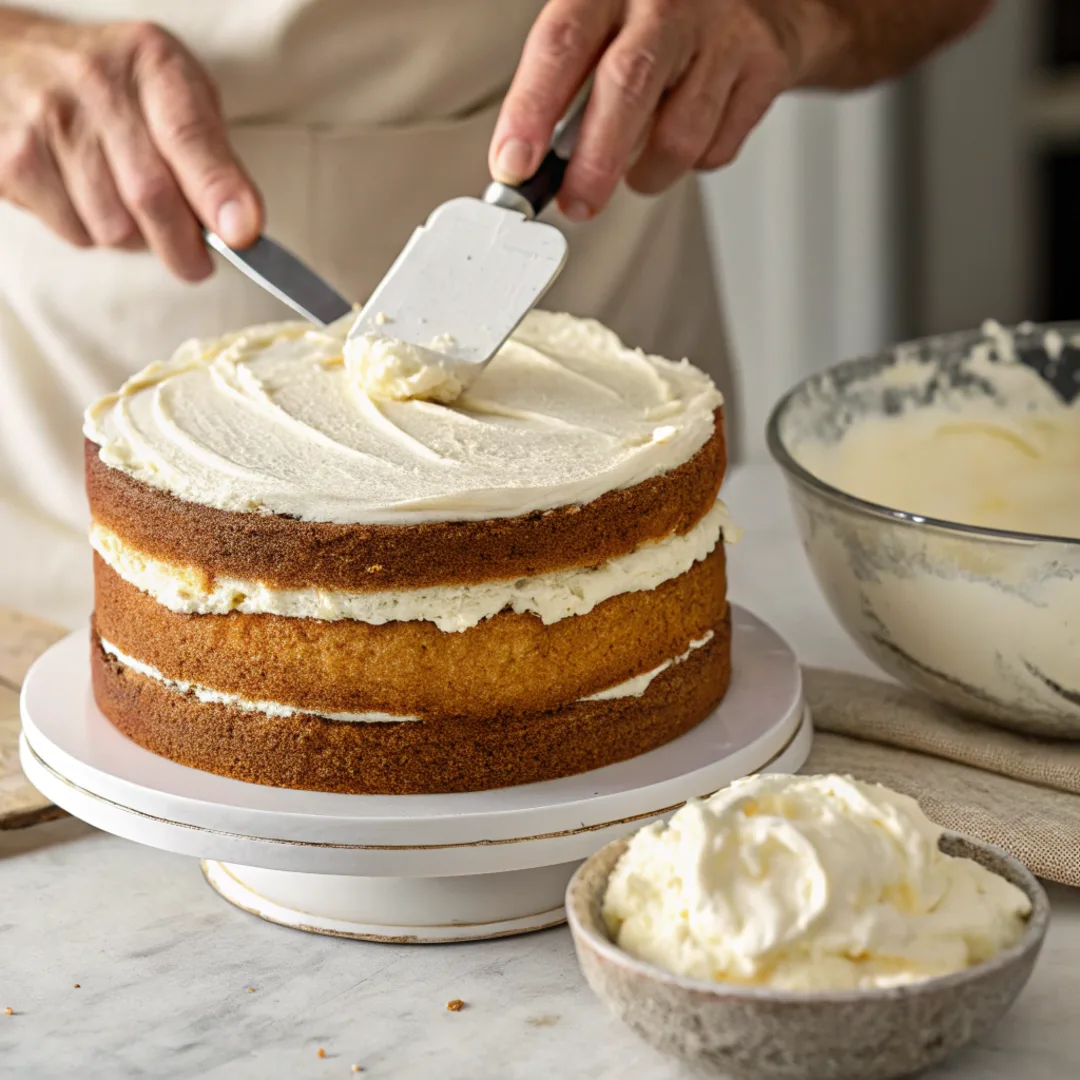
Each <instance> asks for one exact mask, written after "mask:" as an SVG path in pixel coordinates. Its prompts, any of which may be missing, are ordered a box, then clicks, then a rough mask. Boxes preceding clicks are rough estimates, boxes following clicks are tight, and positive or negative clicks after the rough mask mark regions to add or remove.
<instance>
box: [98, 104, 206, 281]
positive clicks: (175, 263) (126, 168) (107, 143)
mask: <svg viewBox="0 0 1080 1080" xmlns="http://www.w3.org/2000/svg"><path fill="white" fill-rule="evenodd" d="M100 135H101V140H102V147H103V149H104V151H105V157H106V160H107V161H108V164H109V167H110V169H111V170H112V175H113V177H114V178H115V182H116V187H117V191H118V192H119V193H120V197H121V199H122V200H123V201H124V204H125V205H126V207H127V208H128V210H129V212H130V213H131V216H132V217H133V218H134V219H135V222H136V224H137V225H138V227H139V231H140V232H141V234H142V235H143V237H145V239H146V243H147V245H148V246H149V247H150V250H151V251H153V252H154V254H155V255H157V256H158V258H160V259H161V261H162V262H163V263H165V265H166V266H167V267H168V268H169V269H170V270H171V271H172V272H173V273H174V274H176V275H177V277H180V278H182V279H183V280H184V281H202V280H203V279H204V278H207V277H209V276H210V274H211V273H212V272H213V269H214V265H213V263H212V262H211V260H210V253H209V252H208V251H207V249H206V244H205V243H204V241H203V237H202V230H201V228H200V227H199V223H198V220H197V219H196V217H195V214H194V211H193V210H192V209H191V207H190V206H189V205H188V202H187V200H186V199H185V198H184V196H183V194H182V193H181V191H180V187H179V185H178V184H177V183H176V179H175V177H174V176H173V174H172V172H171V170H170V169H169V166H168V165H167V164H166V163H165V160H164V159H163V158H162V156H161V155H160V154H159V153H158V151H157V148H156V147H155V146H154V144H153V142H152V141H151V138H150V133H149V132H148V131H147V130H146V126H145V124H144V122H143V118H142V116H141V114H139V112H138V111H137V109H136V107H135V105H134V103H133V102H131V101H130V100H124V101H122V102H118V103H117V105H116V107H115V108H114V109H113V110H112V111H111V112H110V114H109V121H108V123H107V124H106V126H104V127H103V128H102V130H101V132H100Z"/></svg>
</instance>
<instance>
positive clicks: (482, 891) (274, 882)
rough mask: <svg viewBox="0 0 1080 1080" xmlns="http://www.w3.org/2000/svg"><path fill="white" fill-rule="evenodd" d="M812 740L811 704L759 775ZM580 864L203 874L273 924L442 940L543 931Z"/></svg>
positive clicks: (401, 939) (796, 762)
mask: <svg viewBox="0 0 1080 1080" xmlns="http://www.w3.org/2000/svg"><path fill="white" fill-rule="evenodd" d="M812 739H813V735H812V728H811V724H810V713H809V710H808V711H807V712H806V718H805V720H804V721H803V723H802V724H801V725H800V727H799V730H798V732H797V733H796V735H795V738H794V739H793V740H792V741H791V743H790V744H789V745H788V747H787V748H786V749H785V750H784V752H783V753H781V754H780V756H779V757H777V758H775V759H774V760H773V762H772V763H771V764H770V765H769V766H768V767H767V768H765V769H763V770H761V771H763V772H795V771H796V770H798V769H799V768H800V766H801V765H802V764H803V762H805V761H806V758H807V756H808V755H809V753H810V744H811V741H812ZM579 865H580V861H579V860H576V859H575V860H573V861H571V862H567V863H557V864H555V865H554V866H536V867H532V868H531V869H526V870H504V871H502V872H501V873H494V874H458V875H455V876H453V877H429V878H417V877H412V878H396V877H349V876H345V875H330V874H297V873H290V872H289V871H286V870H265V869H262V868H260V867H255V866H236V865H235V864H233V863H224V862H217V861H215V860H210V859H204V860H203V863H202V871H203V876H204V877H205V878H206V880H207V881H208V882H209V884H210V886H211V887H212V888H213V889H214V890H215V891H216V892H218V893H219V894H220V895H221V896H223V897H224V898H225V899H226V900H228V901H229V903H230V904H235V905H236V906H237V907H238V908H241V909H242V910H244V911H247V912H249V913H250V914H252V915H258V916H259V918H261V919H266V920H267V921H268V922H272V923H278V924H279V925H281V926H291V927H292V928H293V929H295V930H307V931H308V932H309V933H313V934H332V935H334V936H335V937H349V938H362V939H363V940H365V941H387V942H397V943H415V944H425V943H438V942H450V941H477V940H481V939H484V938H496V937H506V936H508V935H511V934H523V933H526V932H527V931H530V930H545V929H547V928H548V927H549V926H557V925H559V924H560V923H562V922H565V920H566V912H565V910H564V908H563V897H564V895H565V893H566V886H567V885H568V884H569V883H570V878H571V877H572V876H573V874H574V871H575V870H576V869H577V868H578V866H579Z"/></svg>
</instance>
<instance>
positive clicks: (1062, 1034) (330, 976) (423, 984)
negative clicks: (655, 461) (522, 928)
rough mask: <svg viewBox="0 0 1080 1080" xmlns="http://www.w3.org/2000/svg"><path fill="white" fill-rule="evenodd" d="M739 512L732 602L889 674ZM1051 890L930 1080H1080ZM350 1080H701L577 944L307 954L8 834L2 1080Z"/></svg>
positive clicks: (2, 869)
mask: <svg viewBox="0 0 1080 1080" xmlns="http://www.w3.org/2000/svg"><path fill="white" fill-rule="evenodd" d="M727 498H728V501H729V502H730V503H731V505H732V507H733V509H734V512H735V514H736V517H737V518H738V519H739V521H740V523H741V524H743V525H744V526H745V527H746V529H747V532H748V539H747V541H746V542H744V543H742V544H739V545H736V547H735V548H734V549H733V550H732V553H731V564H732V565H731V575H730V576H731V581H732V585H731V593H732V598H733V599H734V600H736V601H738V602H739V603H741V604H744V605H745V606H747V607H749V608H750V609H751V610H753V611H755V612H756V613H757V614H759V615H760V616H761V617H762V618H764V619H765V620H766V621H768V622H770V623H772V625H773V626H775V627H776V628H777V629H778V630H779V631H780V632H781V633H783V634H784V635H785V636H786V637H787V638H788V640H789V641H790V642H791V644H792V645H793V646H794V647H795V649H796V651H797V652H798V653H799V655H800V657H801V658H802V659H803V660H804V661H805V662H807V663H812V664H819V665H831V666H833V667H843V668H848V669H850V670H857V671H866V672H872V671H873V668H872V667H871V665H870V664H869V662H868V661H866V660H865V659H863V658H862V657H861V656H860V655H859V654H858V653H857V652H856V651H855V649H854V647H853V646H852V645H851V643H850V642H849V641H848V640H847V638H846V637H845V635H844V634H843V632H842V631H841V630H840V628H839V627H838V626H837V625H836V623H835V621H834V620H833V618H832V616H831V615H830V614H829V612H828V611H827V609H826V608H825V606H824V603H823V602H822V601H821V599H820V598H819V596H818V594H817V591H816V589H815V588H814V585H813V581H812V579H811V576H810V572H809V569H808V568H807V566H806V563H805V561H804V559H803V558H802V555H801V552H800V551H799V547H798V541H797V539H796V537H795V533H794V527H793V524H792V522H791V520H790V517H789V515H788V511H787V504H786V502H785V500H784V496H783V492H782V488H781V484H780V480H779V477H778V476H777V475H776V474H775V473H774V471H773V470H772V469H771V468H768V467H764V466H763V467H754V468H751V469H746V470H743V471H741V472H738V473H736V475H735V476H734V477H733V478H732V481H731V483H730V484H729V486H728V490H727ZM1049 891H1050V896H1051V901H1052V904H1053V908H1054V922H1053V925H1052V927H1051V930H1050V937H1049V940H1048V941H1047V944H1046V947H1045V949H1044V950H1043V954H1042V957H1041V959H1040V961H1039V965H1038V967H1037V969H1036V971H1035V974H1034V976H1033V978H1032V981H1031V983H1030V984H1029V986H1028V988H1027V990H1026V991H1025V993H1024V994H1023V996H1022V997H1021V999H1020V1000H1019V1002H1018V1003H1017V1005H1016V1006H1015V1008H1014V1009H1013V1010H1012V1012H1011V1013H1010V1014H1009V1016H1008V1017H1007V1018H1006V1020H1005V1021H1004V1022H1003V1023H1002V1024H1001V1026H1000V1027H999V1028H998V1030H997V1031H995V1032H994V1033H993V1034H992V1035H990V1036H988V1037H986V1038H985V1039H983V1040H982V1041H981V1042H980V1043H979V1044H978V1045H976V1046H975V1047H973V1048H971V1049H969V1050H968V1051H966V1052H965V1053H963V1054H961V1055H959V1056H958V1057H956V1058H954V1059H952V1060H950V1061H949V1062H948V1063H947V1064H946V1065H944V1066H943V1067H941V1068H939V1069H937V1070H934V1071H933V1072H932V1073H930V1074H927V1076H928V1077H929V1078H930V1080H945V1078H952V1080H1017V1078H1019V1077H1022V1078H1023V1080H1064V1078H1065V1077H1069V1076H1073V1075H1075V1073H1076V1062H1077V1060H1080V1032H1078V1030H1077V1025H1076V1023H1075V1019H1074V1013H1075V1001H1076V998H1077V996H1078V995H1080V892H1078V891H1071V890H1067V889H1064V888H1058V887H1054V888H1051V889H1050V890H1049ZM76 983H77V984H78V988H76V986H75V984H76ZM249 987H250V988H252V990H253V992H249V989H248V988H249ZM454 998H460V999H462V1000H463V1001H464V1002H465V1003H466V1005H465V1008H464V1009H462V1011H460V1012H448V1011H447V1010H446V1003H447V1002H448V1001H450V1000H452V999H454ZM6 1006H10V1007H11V1008H12V1009H13V1010H14V1013H13V1015H11V1016H7V1015H5V1013H4V1012H3V1010H4V1008H5V1007H6ZM320 1048H322V1049H323V1050H324V1051H325V1057H322V1058H320V1057H319V1056H318V1051H319V1049H320ZM353 1064H357V1065H360V1066H362V1067H363V1072H362V1073H360V1075H361V1076H364V1077H371V1078H373V1080H374V1078H377V1077H393V1078H395V1080H409V1078H414V1077H415V1078H426V1077H436V1076H437V1077H439V1078H440V1080H478V1078H486V1077H493V1078H494V1077H498V1078H500V1080H519V1078H520V1080H533V1078H541V1077H544V1078H547V1077H551V1076H560V1077H568V1078H574V1077H589V1078H590V1080H602V1078H606V1077H611V1078H612V1080H614V1078H618V1080H623V1078H624V1077H626V1076H627V1075H633V1076H634V1077H635V1078H639V1080H676V1078H680V1077H683V1076H685V1075H687V1074H686V1073H684V1071H683V1070H682V1069H681V1068H680V1067H679V1066H678V1065H677V1064H675V1063H673V1062H670V1061H668V1060H666V1059H664V1058H663V1057H661V1056H660V1055H659V1054H658V1053H656V1052H655V1051H653V1050H652V1049H650V1048H649V1047H647V1046H645V1045H644V1044H642V1043H641V1042H639V1041H638V1040H637V1039H636V1038H635V1037H634V1036H633V1035H632V1034H631V1033H630V1032H629V1031H628V1030H626V1029H625V1028H623V1027H622V1025H621V1024H620V1023H619V1022H618V1021H617V1020H615V1019H614V1018H612V1017H609V1016H608V1015H607V1014H606V1013H605V1011H604V1009H603V1008H602V1007H601V1005H600V1004H599V1003H598V1002H597V1001H596V999H595V998H593V996H592V994H591V992H590V991H589V989H588V988H587V987H586V985H585V983H584V981H583V980H582V978H581V976H580V975H579V973H578V969H577V965H576V962H575V960H574V954H573V948H572V945H571V943H570V937H569V934H568V933H567V931H566V930H565V928H558V929H554V930H547V931H543V932H541V933H537V934H529V935H524V936H522V937H517V938H507V939H503V940H499V941H491V942H477V943H471V944H466V945H450V946H396V945H379V944H369V943H366V942H358V941H347V940H340V939H336V938H326V937H318V936H315V935H306V934H301V933H298V932H297V931H294V930H287V929H284V928H281V927H277V926H273V925H270V924H268V923H264V922H261V921H260V920H258V919H256V918H254V917H252V916H250V915H246V914H244V913H242V912H240V911H238V910H236V909H235V908H233V907H231V906H229V905H228V904H226V903H225V902H224V901H223V900H221V899H220V898H219V897H218V896H217V895H216V894H215V893H213V892H212V891H211V890H210V889H209V888H208V887H207V886H206V885H205V884H204V882H203V879H202V876H201V874H200V873H199V869H198V866H197V864H196V862H195V860H193V859H190V858H185V857H182V856H178V855H170V854H167V853H165V852H161V851H155V850H152V849H150V848H143V847H139V846H137V845H135V844H132V843H129V842H127V841H124V840H119V839H116V838H114V837H111V836H108V835H105V834H103V833H99V832H96V831H95V830H93V829H91V828H89V827H88V826H85V825H83V824H82V823H80V822H78V821H75V820H72V819H65V820H60V821H52V822H48V823H46V824H41V825H36V826H33V827H32V828H27V829H21V830H14V831H7V832H0V1076H4V1077H8V1076H10V1077H13V1078H19V1080H51V1078H53V1077H57V1078H59V1077H64V1078H70V1077H73V1076H77V1077H79V1078H80V1080H94V1078H98V1077H101V1078H103V1080H104V1078H108V1080H119V1078H123V1077H201V1078H207V1080H219V1078H220V1080H225V1078H228V1080H256V1078H257V1080H265V1078H276V1077H285V1078H290V1080H292V1078H297V1080H306V1078H309V1077H310V1078H323V1077H346V1076H353V1075H356V1074H355V1073H354V1072H353V1071H352V1068H351V1066H352V1065H353Z"/></svg>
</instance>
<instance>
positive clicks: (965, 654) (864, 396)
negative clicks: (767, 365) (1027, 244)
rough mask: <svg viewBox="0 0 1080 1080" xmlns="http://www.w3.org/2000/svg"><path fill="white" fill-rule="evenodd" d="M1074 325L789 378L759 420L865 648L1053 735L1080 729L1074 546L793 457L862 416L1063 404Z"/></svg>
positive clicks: (1074, 366) (941, 692)
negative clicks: (882, 489)
mask: <svg viewBox="0 0 1080 1080" xmlns="http://www.w3.org/2000/svg"><path fill="white" fill-rule="evenodd" d="M1048 332H1049V337H1048ZM1078 332H1080V324H1069V325H1060V326H1057V327H1048V326H1030V325H1029V326H1023V327H1019V328H1016V329H1015V330H1013V331H1010V332H1008V335H1007V336H1006V337H1005V338H1004V339H1003V338H1002V337H1001V335H1000V334H998V335H987V334H984V332H983V331H971V332H965V333H961V334H954V335H950V336H947V337H939V338H928V339H925V340H921V341H915V342H911V343H909V344H906V345H901V346H898V347H897V348H895V349H893V350H891V351H890V352H888V353H885V354H882V355H880V356H875V357H870V358H867V359H861V360H852V361H848V362H846V363H843V364H840V365H838V366H836V367H834V368H831V369H829V370H828V371H825V372H822V373H820V374H818V375H814V376H813V377H811V378H809V379H807V380H806V381H804V382H803V383H801V384H800V385H798V386H796V387H795V388H794V389H793V390H792V391H791V392H790V393H789V394H788V395H787V396H786V397H784V398H783V400H781V401H780V403H779V404H778V405H777V407H776V409H775V410H774V412H773V414H772V417H771V419H770V421H769V426H768V441H769V447H770V450H771V452H772V454H773V457H774V458H775V459H776V461H777V462H778V463H779V464H780V466H781V468H782V469H783V471H784V474H785V476H786V479H787V484H788V490H789V494H790V497H791V502H792V505H793V507H794V510H795V516H796V519H797V521H798V526H799V530H800V533H801V536H802V542H803V547H804V549H805V550H806V553H807V556H808V557H809V560H810V564H811V566H812V568H813V571H814V574H815V576H816V578H817V581H818V584H819V585H820V587H821V589H822V592H823V593H824V595H825V598H826V599H827V601H828V602H829V605H830V606H831V608H832V610H833V611H834V613H835V614H836V616H837V618H838V619H839V620H840V622H841V624H842V625H843V626H844V628H845V630H847V632H848V633H849V634H850V635H851V637H852V638H853V639H854V641H855V642H856V643H857V644H858V645H859V647H860V648H861V649H862V650H863V652H865V653H866V654H867V655H868V656H869V657H870V658H871V659H872V660H874V661H875V662H876V663H877V664H878V665H879V666H880V667H882V668H883V669H884V670H885V671H886V672H888V673H889V674H890V675H892V676H894V677H895V678H897V679H898V680H899V681H901V682H902V683H905V684H907V685H908V686H910V687H912V688H914V689H916V690H921V691H923V692H925V693H927V694H929V695H930V696H931V697H933V698H936V699H937V700H938V701H940V702H942V703H943V704H945V705H948V706H951V707H952V708H955V709H957V710H959V711H961V712H964V713H966V714H969V715H972V716H975V717H977V718H979V719H983V720H988V721H990V722H992V723H995V724H998V725H1000V726H1004V727H1009V728H1013V729H1015V730H1019V731H1022V732H1025V733H1028V734H1038V735H1047V736H1054V737H1058V738H1080V665H1078V664H1077V663H1076V657H1077V656H1078V655H1080V541H1078V540H1075V539H1069V538H1060V537H1050V536H1039V535H1031V534H1024V533H1014V532H1006V531H1001V530H995V529H988V528H976V527H970V526H965V525H959V524H956V523H953V522H948V521H941V520H935V519H933V518H928V517H924V516H920V515H918V514H917V513H914V512H913V511H915V510H917V509H918V508H917V507H910V506H909V507H891V506H882V505H878V504H876V503H872V502H867V501H866V500H864V499H859V498H856V497H854V496H852V495H849V494H847V493H845V492H843V491H840V490H838V489H837V488H835V487H833V486H831V485H830V484H828V483H826V482H825V481H823V480H821V479H820V478H818V477H817V476H815V475H813V474H812V473H811V472H810V471H809V469H808V468H807V467H806V465H805V462H804V455H807V454H808V451H809V450H810V449H812V448H813V449H820V447H821V445H822V444H825V445H832V444H835V443H839V442H842V441H843V439H844V438H845V436H846V435H847V433H848V432H849V431H850V430H851V428H852V425H853V424H854V423H856V422H858V421H860V420H862V419H864V418H866V417H868V416H890V417H899V416H906V415H908V414H910V413H911V412H914V411H917V410H920V409H924V408H928V407H931V406H934V407H940V406H942V405H946V406H948V407H951V408H957V409H960V410H963V409H964V408H967V407H968V406H971V405H974V406H976V407H978V408H981V409H985V408H986V407H987V406H989V407H991V408H992V409H995V410H1000V411H1001V412H1002V413H1005V414H1010V413H1015V412H1021V411H1025V410H1028V409H1030V408H1032V407H1033V404H1034V399H1035V398H1040V399H1042V400H1045V398H1046V396H1047V395H1052V396H1056V397H1057V398H1059V399H1064V400H1066V401H1072V400H1074V399H1075V398H1076V397H1077V395H1078V394H1080V349H1078V348H1077V346H1076V344H1075V339H1076V337H1077V334H1078ZM1003 340H1004V341H1005V342H1006V344H1005V345H1003V344H1002V341H1003ZM1016 360H1019V361H1020V363H1019V365H1018V364H1017V363H1016V362H1015V361H1016ZM898 422H902V420H900V421H898ZM930 482H932V479H931V478H928V483H930ZM1063 497H1068V495H1067V493H1063Z"/></svg>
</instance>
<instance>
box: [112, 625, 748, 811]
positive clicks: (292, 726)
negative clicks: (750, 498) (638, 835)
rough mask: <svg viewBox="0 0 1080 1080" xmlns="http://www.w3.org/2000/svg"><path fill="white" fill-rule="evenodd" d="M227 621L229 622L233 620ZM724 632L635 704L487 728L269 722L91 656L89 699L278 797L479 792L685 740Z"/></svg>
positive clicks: (155, 740)
mask: <svg viewBox="0 0 1080 1080" xmlns="http://www.w3.org/2000/svg"><path fill="white" fill-rule="evenodd" d="M230 618H231V616H230ZM730 652H731V628H730V622H729V619H728V618H726V617H725V618H723V619H721V621H720V622H719V623H718V624H717V626H716V636H715V637H714V638H713V639H712V640H711V641H710V642H709V644H708V645H705V646H703V647H702V648H700V649H697V650H695V651H694V652H693V653H692V654H691V656H690V657H689V658H688V659H687V660H685V661H684V662H682V663H680V664H676V665H674V666H673V667H671V668H669V669H668V670H667V671H665V672H663V673H662V674H661V675H660V676H658V677H657V678H656V679H654V680H653V682H652V683H651V684H650V685H649V688H648V690H646V692H645V694H644V695H643V696H641V697H639V698H616V699H614V700H609V701H584V702H577V703H575V704H572V705H569V706H566V707H563V708H560V709H555V710H552V711H547V712H542V711H541V712H532V713H525V714H521V715H512V716H506V717H502V716H500V717H498V718H495V719H486V720H477V719H456V720H450V721H431V720H429V721H423V722H405V723H390V724H381V723H378V724H352V723H342V722H338V721H333V720H323V719H320V718H317V717H311V716H293V717H288V718H286V719H278V718H273V717H268V716H264V715H262V714H259V713H251V712H248V711H246V710H242V709H238V708H235V707H232V706H227V705H217V704H206V703H203V702H200V701H198V700H197V699H195V698H194V697H193V696H192V695H190V694H182V693H179V692H176V691H174V690H171V689H169V688H168V687H166V686H164V685H162V684H161V683H159V682H157V681H155V680H154V679H151V678H148V677H147V676H145V675H140V674H138V673H137V672H134V671H132V670H131V669H130V668H127V667H125V666H124V665H123V664H121V663H120V662H119V661H117V660H116V659H114V658H113V657H111V656H108V655H106V654H105V653H104V652H103V651H102V649H101V647H100V646H99V645H98V644H97V641H96V639H95V640H94V642H93V643H92V646H91V668H92V671H93V682H94V696H95V698H96V700H97V703H98V706H99V707H100V709H101V710H102V712H103V713H104V714H105V715H106V716H107V717H108V718H109V720H111V721H112V723H113V724H115V725H116V727H118V728H119V729H120V730H121V731H122V732H123V733H124V734H125V735H127V736H128V737H129V738H131V739H133V740H134V741H135V742H137V743H138V744H139V745H140V746H142V747H145V748H146V749H147V750H150V751H152V752H153V753H155V754H160V755H161V756H163V757H166V758H170V759H171V760H173V761H177V762H179V763H180V764H182V765H188V766H191V767H192V768H195V769H202V770H204V771H206V772H212V773H218V774H220V775H222V776H230V777H233V778H235V779H237V780H247V781H250V782H253V783H257V784H270V785H273V786H276V787H287V788H305V789H307V790H311V791H336V792H346V793H355V794H380V795H413V794H433V793H439V792H454V791H480V790H487V789H490V788H498V787H507V786H510V785H513V784H527V783H532V782H535V781H541V780H551V779H554V778H556V777H561V776H571V775H573V774H575V773H580V772H586V771H587V770H589V769H596V768H600V767H601V766H603V765H610V764H613V763H614V762H616V761H625V760H626V759H628V758H631V757H634V756H636V755H638V754H643V753H646V752H647V751H649V750H654V749H656V747H658V746H662V745H663V744H664V743H666V742H669V741H670V740H671V739H674V738H676V737H677V736H679V735H681V734H683V733H684V732H686V731H688V730H690V728H692V727H694V725H695V724H697V723H699V722H700V721H701V720H703V719H704V718H705V717H706V716H708V715H709V713H710V712H711V711H712V710H713V709H714V708H715V706H716V705H717V704H718V703H719V702H720V700H721V698H722V697H723V696H724V693H725V692H726V690H727V686H728V682H729V680H730V677H731V657H730Z"/></svg>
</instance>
